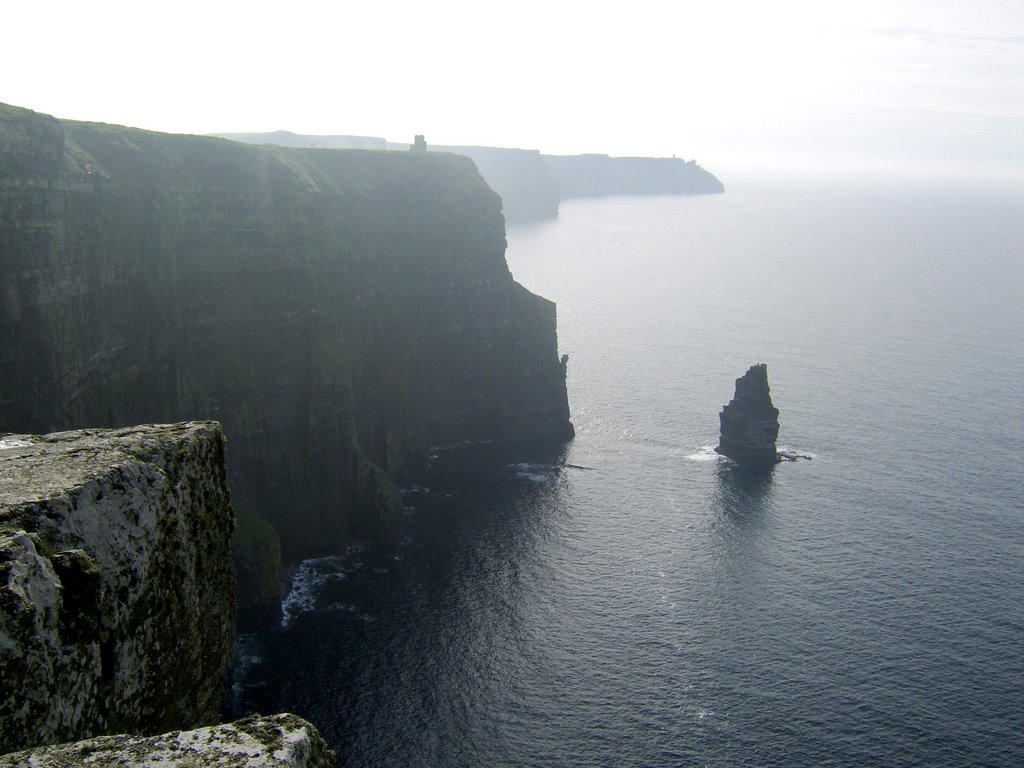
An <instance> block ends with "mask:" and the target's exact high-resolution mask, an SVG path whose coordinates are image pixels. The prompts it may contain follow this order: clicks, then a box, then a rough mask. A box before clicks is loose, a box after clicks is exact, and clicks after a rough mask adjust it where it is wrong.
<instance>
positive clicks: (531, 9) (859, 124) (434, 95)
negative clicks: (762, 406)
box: [0, 0, 1024, 179]
mask: <svg viewBox="0 0 1024 768" xmlns="http://www.w3.org/2000/svg"><path fill="white" fill-rule="evenodd" d="M3 20H4V27H5V34H4V42H3V45H2V46H0V72H2V73H3V74H2V75H0V101H3V102H7V103H11V104H16V105H18V106H24V107H29V108H31V109H35V110H37V111H41V112H48V113H51V114H55V115H57V116H59V117H67V118H77V119H83V120H97V121H103V122H112V123H123V124H127V125H133V126H139V127H143V128H149V129H154V130H162V131H173V132H187V133H206V132H228V131H269V130H275V129H282V128H283V129H288V130H292V131H295V132H297V133H318V134H330V133H351V134H360V135H372V136H383V137H386V138H388V139H389V140H392V141H409V140H411V138H412V135H413V134H414V133H423V134H426V136H427V140H428V141H429V142H431V143H437V144H444V143H450V144H484V145H493V146H515V147H530V148H537V149H541V150H542V151H544V152H548V153H576V152H606V153H609V154H617V155H629V154H636V155H672V154H676V155H679V156H681V157H686V158H696V159H697V161H698V162H700V163H701V164H702V165H704V166H705V167H707V168H709V169H711V170H718V169H720V168H721V167H723V166H729V167H736V166H741V165H742V164H745V163H751V164H754V163H764V162H768V161H771V160H773V159H777V158H778V157H779V156H780V155H781V156H783V157H798V158H800V159H802V160H806V161H809V162H810V163H812V164H815V165H818V166H820V167H824V164H825V163H826V162H831V161H833V160H836V159H838V160H839V161H841V162H844V163H846V164H847V165H866V166H869V167H875V166H879V165H881V166H884V167H887V168H889V169H895V170H899V169H902V168H906V169H908V170H920V169H922V168H924V169H936V170H938V169H942V170H943V171H946V170H948V169H950V168H954V169H973V170H979V169H980V170H981V171H982V172H985V173H995V174H1002V175H1004V176H1006V175H1014V174H1016V175H1019V176H1020V178H1022V179H1024V0H920V1H917V0H912V1H907V2H903V1H901V0H851V1H850V2H843V3H839V2H831V1H830V0H807V1H806V2H805V1H804V0H772V1H770V2H766V1H765V0H704V1H703V2H688V1H684V2H669V1H668V0H662V1H661V2H652V1H651V0H631V1H630V2H621V3H603V2H600V0H591V1H590V2H560V0H518V2H515V3H511V2H509V3H494V2H486V1H485V0H475V1H469V0H467V1H462V0H434V1H433V2H426V1H425V2H406V1H405V0H398V2H390V3H387V2H375V1H374V0H360V2H349V1H348V0H334V2H303V1H302V0H294V1H293V2H279V3H274V4H271V3H263V2H256V1H255V0H253V1H252V2H234V1H231V2H220V1H219V0H201V1H197V0H177V2H174V3H167V4H163V5H158V4H157V3H140V2H138V0H132V1H131V2H121V1H120V0H90V1H89V2H85V1H84V0H74V2H66V1H65V0H57V1H56V2H53V1H51V2H28V0H11V2H10V3H8V4H7V5H6V6H5V9H4V12H3Z"/></svg>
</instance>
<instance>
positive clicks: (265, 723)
mask: <svg viewBox="0 0 1024 768" xmlns="http://www.w3.org/2000/svg"><path fill="white" fill-rule="evenodd" d="M333 765H334V753H333V752H332V751H331V750H330V749H328V747H327V744H326V743H325V742H324V740H323V738H322V737H321V736H320V733H319V732H318V731H317V730H316V728H315V727H314V726H313V725H312V724H310V723H308V722H307V721H305V720H303V719H302V718H301V717H297V716H295V715H289V714H280V715H271V716H269V717H260V716H253V717H247V718H244V719H242V720H238V721H236V722H234V723H227V724H224V725H216V726H212V727H210V728H198V729H196V730H193V731H172V732H171V733H165V734H163V735H161V736H149V737H142V736H126V735H119V736H101V737H99V738H95V739H86V740H85V741H79V742H75V743H73V744H57V745H55V746H50V747H38V748H36V749H29V750H25V751H24V752H15V753H12V754H9V755H2V756H0V768H15V766H17V768H71V767H72V766H76V767H77V766H89V767H90V768H140V767H141V766H147V767H150V768H200V767H202V768H264V766H266V767H268V768H269V767H270V766H273V768H284V767H285V766H288V767H291V766H294V767H295V768H331V767H332V766H333Z"/></svg>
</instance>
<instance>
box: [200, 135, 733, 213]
mask: <svg viewBox="0 0 1024 768" xmlns="http://www.w3.org/2000/svg"><path fill="white" fill-rule="evenodd" d="M216 135H217V136H218V137H219V138H223V139H231V140H233V141H240V142H244V143H246V144H276V145H279V146H285V147H303V148H307V149H317V148H319V149H368V150H386V149H392V150H394V149H398V150H401V149H407V148H409V146H410V145H409V144H407V143H395V142H389V141H387V140H386V139H384V138H381V137H378V136H349V135H333V136H318V135H308V134H298V133H291V132H289V131H273V132H271V133H220V134H216ZM428 149H429V150H430V151H431V152H451V153H452V154H456V155H465V156H466V157H469V158H470V159H472V160H473V162H474V163H476V165H477V168H479V170H480V175H481V176H483V177H484V180H485V181H486V182H487V183H488V185H490V187H491V189H493V190H494V191H495V192H497V193H498V194H499V195H500V196H501V199H502V203H503V213H504V215H505V219H506V220H507V221H511V222H516V221H533V220H539V219H549V218H555V217H556V216H558V206H559V203H560V202H561V201H562V200H566V199H570V198H577V197H610V196H613V195H705V194H720V193H722V192H724V191H725V187H724V185H723V184H722V182H721V181H719V180H718V179H717V178H716V177H715V176H714V174H712V173H710V172H708V171H706V170H704V169H703V168H702V167H701V166H699V165H698V164H697V163H696V161H694V160H683V159H681V158H678V157H611V156H609V155H602V154H583V155H543V154H541V153H540V151H539V150H536V149H511V148H504V147H479V146H454V145H444V146H442V145H429V146H428Z"/></svg>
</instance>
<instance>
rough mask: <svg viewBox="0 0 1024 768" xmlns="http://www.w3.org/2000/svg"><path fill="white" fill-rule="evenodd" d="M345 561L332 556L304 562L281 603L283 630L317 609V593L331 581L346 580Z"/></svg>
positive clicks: (300, 564)
mask: <svg viewBox="0 0 1024 768" xmlns="http://www.w3.org/2000/svg"><path fill="white" fill-rule="evenodd" d="M343 566H344V561H343V559H342V558H340V557H338V556H336V555H332V556H329V557H317V558H313V559H310V560H303V561H302V562H301V563H299V567H298V570H296V572H295V575H294V576H293V577H292V586H291V589H290V590H289V591H288V596H287V597H285V599H284V600H283V601H282V602H281V628H282V629H287V628H288V626H289V625H290V624H291V623H292V621H294V620H295V618H296V617H297V616H299V615H300V614H302V613H308V612H309V611H312V610H314V609H315V608H316V593H317V591H318V590H319V589H320V587H322V586H323V585H324V584H326V583H328V582H330V581H341V580H342V579H344V578H345V574H344V573H343V572H342V568H343Z"/></svg>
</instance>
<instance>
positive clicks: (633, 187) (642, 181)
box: [544, 155, 725, 199]
mask: <svg viewBox="0 0 1024 768" xmlns="http://www.w3.org/2000/svg"><path fill="white" fill-rule="evenodd" d="M544 164H545V166H546V167H547V169H548V173H550V174H551V178H552V180H553V181H554V184H555V186H556V187H557V188H558V192H559V194H560V195H561V197H562V199H566V198H572V197H605V196H609V195H699V194H718V193H721V192H724V191H725V187H724V186H723V185H722V182H721V181H719V180H718V179H717V178H715V176H714V175H713V174H711V173H710V172H708V171H706V170H704V169H703V168H701V167H700V166H699V165H697V163H696V162H695V161H693V160H682V159H681V158H677V157H609V156H608V155H544Z"/></svg>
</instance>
